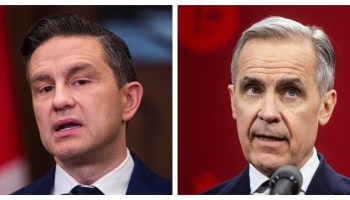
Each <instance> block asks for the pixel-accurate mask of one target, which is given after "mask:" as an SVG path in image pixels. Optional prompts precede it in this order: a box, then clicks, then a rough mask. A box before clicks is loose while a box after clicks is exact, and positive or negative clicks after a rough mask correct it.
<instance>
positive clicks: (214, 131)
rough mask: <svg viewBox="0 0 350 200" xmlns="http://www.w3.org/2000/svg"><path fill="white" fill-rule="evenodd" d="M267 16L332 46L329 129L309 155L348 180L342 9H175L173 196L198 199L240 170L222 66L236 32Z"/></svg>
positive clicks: (348, 46)
mask: <svg viewBox="0 0 350 200" xmlns="http://www.w3.org/2000/svg"><path fill="white" fill-rule="evenodd" d="M271 15H273V16H283V17H287V18H291V19H293V20H296V21H299V22H301V23H302V24H307V25H316V26H319V27H322V28H323V29H324V30H325V32H326V33H327V34H328V35H329V37H330V39H331V41H332V43H333V46H334V48H335V51H336V56H337V62H336V75H335V89H336V90H337V92H338V102H337V105H336V107H335V111H334V113H333V116H332V118H331V120H330V122H329V123H328V124H327V125H326V126H324V127H321V128H320V129H319V132H318V138H317V141H316V149H317V150H318V152H320V153H322V154H323V155H324V156H325V158H326V160H327V162H328V163H329V164H330V165H331V166H332V167H333V168H334V169H335V170H337V171H338V172H340V173H342V174H344V175H346V176H350V159H347V158H348V156H347V155H348V153H349V152H350V147H349V141H350V134H349V129H348V126H347V124H348V123H349V119H350V118H349V113H350V105H349V102H350V90H349V82H348V80H349V72H350V67H349V61H348V58H349V57H350V38H349V35H350V7H349V6H179V7H178V21H179V22H178V31H179V32H178V35H179V39H178V41H179V46H178V59H179V60H178V70H179V71H178V83H179V86H178V90H179V91H178V96H179V100H178V109H179V111H178V115H179V120H178V123H179V124H178V126H179V127H178V131H179V132H178V137H179V139H178V145H179V146H178V149H179V152H178V157H179V158H178V164H179V166H178V176H179V179H178V186H179V187H178V190H179V194H196V193H199V192H201V191H203V190H206V189H208V188H210V187H212V186H214V185H216V184H218V183H219V182H222V181H225V180H227V179H229V178H231V177H233V176H236V175H237V174H238V173H239V172H240V171H241V170H243V168H244V167H245V166H246V165H247V163H246V161H245V159H244V157H243V153H242V150H241V147H240V144H239V141H238V137H237V133H236V124H235V121H234V120H233V119H232V117H231V107H230V99H229V94H228V91H227V85H228V84H230V82H231V78H230V63H231V58H232V52H233V48H234V47H235V45H236V42H237V40H238V38H239V37H240V35H241V33H242V32H243V31H244V30H245V29H247V28H248V27H249V26H251V25H252V24H253V23H255V22H257V21H259V20H261V19H263V18H265V17H268V16H271Z"/></svg>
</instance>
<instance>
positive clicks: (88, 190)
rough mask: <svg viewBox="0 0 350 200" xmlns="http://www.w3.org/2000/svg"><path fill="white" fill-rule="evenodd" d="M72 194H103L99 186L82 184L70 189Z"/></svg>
mask: <svg viewBox="0 0 350 200" xmlns="http://www.w3.org/2000/svg"><path fill="white" fill-rule="evenodd" d="M70 194H73V195H103V193H102V192H101V190H99V189H98V188H97V187H84V186H81V185H77V186H75V187H74V188H73V189H72V190H71V191H70Z"/></svg>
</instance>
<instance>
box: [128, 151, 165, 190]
mask: <svg viewBox="0 0 350 200" xmlns="http://www.w3.org/2000/svg"><path fill="white" fill-rule="evenodd" d="M132 157H133V160H134V163H135V166H134V169H133V172H132V175H131V179H130V182H129V186H128V189H127V192H126V193H127V194H153V195H157V194H172V183H171V181H170V180H168V179H165V178H162V177H160V176H158V175H156V174H155V173H153V172H152V171H151V170H150V169H149V168H148V167H147V166H146V165H145V164H144V163H143V162H142V161H141V160H140V159H139V158H138V157H137V156H136V155H135V154H132Z"/></svg>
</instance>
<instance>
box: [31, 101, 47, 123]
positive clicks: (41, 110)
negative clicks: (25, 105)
mask: <svg viewBox="0 0 350 200" xmlns="http://www.w3.org/2000/svg"><path fill="white" fill-rule="evenodd" d="M33 110H34V115H35V119H36V121H37V125H38V127H39V129H43V128H47V127H45V125H49V124H50V123H49V121H50V108H49V107H48V106H47V104H46V103H45V102H40V103H33Z"/></svg>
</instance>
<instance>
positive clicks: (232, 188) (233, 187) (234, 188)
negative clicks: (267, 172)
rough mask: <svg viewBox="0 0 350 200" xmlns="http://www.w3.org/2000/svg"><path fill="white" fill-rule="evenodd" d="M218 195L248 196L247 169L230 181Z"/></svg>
mask: <svg viewBox="0 0 350 200" xmlns="http://www.w3.org/2000/svg"><path fill="white" fill-rule="evenodd" d="M220 194H235V195H249V194H250V181H249V167H248V166H247V167H246V168H245V169H244V171H243V172H242V173H241V174H239V175H238V176H237V177H236V178H234V179H233V180H231V181H230V182H229V183H228V185H227V186H226V187H225V188H224V189H223V190H222V191H221V192H220Z"/></svg>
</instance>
